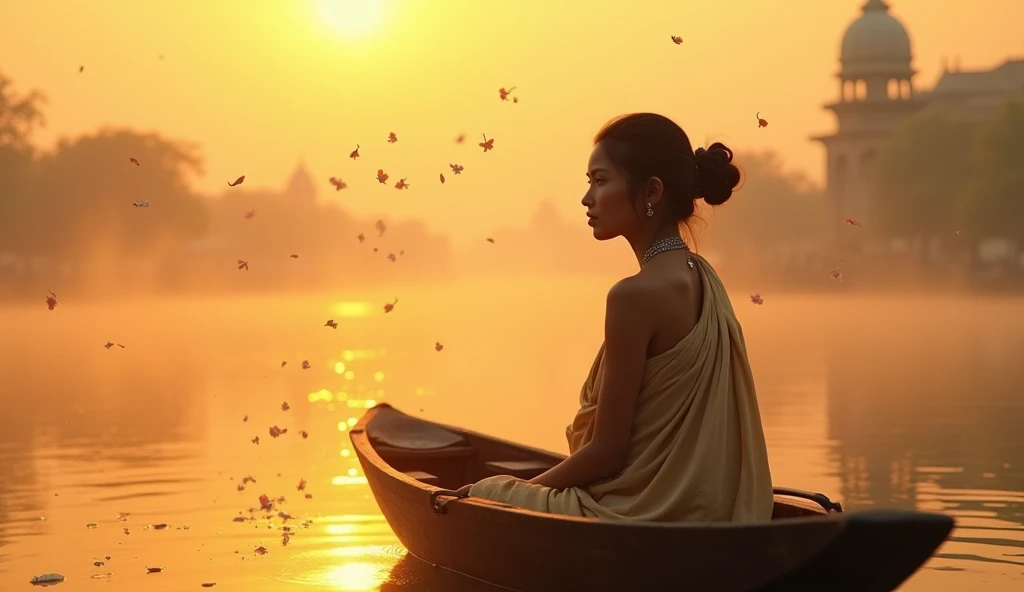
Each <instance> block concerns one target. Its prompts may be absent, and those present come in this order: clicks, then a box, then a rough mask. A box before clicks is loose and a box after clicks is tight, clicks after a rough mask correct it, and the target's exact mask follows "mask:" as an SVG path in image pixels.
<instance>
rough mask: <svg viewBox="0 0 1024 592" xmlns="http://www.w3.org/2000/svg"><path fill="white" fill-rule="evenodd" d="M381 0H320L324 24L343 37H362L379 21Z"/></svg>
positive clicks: (381, 6)
mask: <svg viewBox="0 0 1024 592" xmlns="http://www.w3.org/2000/svg"><path fill="white" fill-rule="evenodd" d="M382 9H383V1H382V0H320V14H321V15H322V17H323V19H324V24H326V25H327V26H328V28H330V29H331V30H333V31H335V32H337V33H339V34H340V35H342V36H344V37H362V36H365V35H366V34H368V33H370V32H371V31H373V30H374V29H375V28H376V26H377V23H378V22H379V21H380V17H381V12H382Z"/></svg>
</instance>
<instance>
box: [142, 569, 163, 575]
mask: <svg viewBox="0 0 1024 592" xmlns="http://www.w3.org/2000/svg"><path fill="white" fill-rule="evenodd" d="M163 570H164V568H162V567H147V568H146V573H147V574H153V573H160V572H162V571H163Z"/></svg>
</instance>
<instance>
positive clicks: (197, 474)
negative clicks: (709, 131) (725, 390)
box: [0, 280, 1024, 592]
mask: <svg viewBox="0 0 1024 592" xmlns="http://www.w3.org/2000/svg"><path fill="white" fill-rule="evenodd" d="M606 288H607V286H606V285H605V284H603V283H598V282H593V281H568V280H566V281H559V282H552V281H543V282H541V281H538V282H536V283H531V284H517V285H513V287H512V288H509V287H508V286H507V285H504V284H502V283H499V282H497V281H495V282H493V283H487V282H481V281H477V282H464V283H460V284H448V285H446V286H443V287H441V286H438V287H435V288H430V287H419V288H415V289H408V290H403V291H401V293H399V294H393V293H370V292H357V291H353V292H352V293H349V294H321V295H315V296H308V297H291V298H285V297H273V298H249V299H238V298H224V299H218V300H212V299H211V300H198V299H196V300H170V299H168V300H163V301H146V302H129V303H120V304H105V305H99V304H95V305H91V304H80V303H75V302H74V301H73V300H71V299H63V300H62V301H61V303H60V304H59V306H58V307H57V309H56V310H54V311H52V312H51V311H48V310H46V307H45V305H43V304H42V303H40V304H39V306H34V307H27V308H6V309H0V326H2V327H4V335H5V337H6V339H4V340H3V342H2V343H0V353H2V355H3V357H2V358H0V403H2V409H3V411H2V412H0V428H2V429H0V589H3V590H9V589H10V590H17V589H23V588H25V589H27V588H28V580H29V579H30V578H31V577H32V576H33V575H38V574H42V573H45V572H59V573H61V574H63V575H65V576H66V577H67V580H66V581H65V582H64V583H63V584H60V587H59V588H57V589H58V590H68V591H73V590H93V589H99V587H100V586H102V589H104V590H110V589H119V590H140V589H143V588H141V586H143V585H145V586H147V588H149V587H153V588H156V589H169V590H188V589H199V587H200V584H201V583H204V582H216V583H217V587H216V588H214V589H215V590H216V589H229V590H247V591H252V592H260V591H264V590H266V591H270V590H274V591H277V590H284V591H287V590H367V591H372V590H445V591H452V590H490V589H492V588H489V587H487V586H484V585H482V584H479V583H477V582H474V581H471V580H464V579H461V578H459V577H456V576H451V575H448V574H446V573H445V572H443V571H442V570H438V569H434V568H430V567H427V566H423V565H421V564H420V563H419V562H417V561H416V560H414V559H412V558H410V557H406V556H405V552H404V550H403V549H402V548H401V546H400V545H399V544H398V542H397V540H396V539H395V538H394V535H393V534H392V533H391V531H390V529H389V528H388V525H387V523H386V522H385V521H384V520H383V518H382V517H381V515H380V513H379V511H378V509H377V507H376V504H375V503H374V501H373V499H372V496H371V495H370V492H369V489H368V488H367V486H366V484H365V480H363V479H362V477H361V472H360V470H359V466H358V462H357V461H356V459H355V456H354V454H352V453H351V451H350V449H349V441H348V435H347V428H348V427H349V426H350V425H351V424H352V423H354V422H355V421H356V419H357V418H358V417H359V416H360V415H361V414H362V413H363V411H364V409H365V408H366V407H367V406H370V405H372V404H373V403H374V402H376V401H387V402H389V403H391V404H392V405H395V406H396V407H398V408H399V409H403V410H405V411H407V412H409V413H413V414H421V415H422V416H425V417H428V418H431V419H435V420H439V421H444V422H447V423H454V424H460V425H467V426H472V427H474V428H475V429H477V430H480V431H484V432H490V433H493V434H496V435H499V436H502V437H507V438H511V439H515V440H519V441H522V442H525V443H528V444H532V445H535V446H540V447H544V448H549V449H552V450H557V451H561V452H565V451H566V443H565V441H564V435H563V434H564V428H565V425H566V423H568V421H570V420H571V418H572V414H573V412H574V411H575V404H576V399H577V396H578V392H579V387H580V384H581V383H582V380H583V379H584V377H585V376H586V372H587V370H588V369H589V367H590V364H591V362H592V360H593V355H594V354H595V353H596V350H597V347H598V345H599V343H600V340H601V329H602V312H603V311H602V306H603V303H604V294H605V290H606ZM395 296H398V297H399V302H398V303H397V305H396V306H395V309H394V310H393V311H392V312H390V313H386V314H385V313H384V311H383V304H384V303H385V302H390V301H393V299H394V297H395ZM733 298H734V303H735V306H736V308H737V312H738V314H739V316H740V318H741V321H742V322H743V327H744V332H745V335H746V339H747V345H748V349H749V351H750V354H751V357H752V363H753V366H754V373H755V377H756V380H757V386H758V394H759V398H760V402H761V410H762V415H763V420H764V422H765V426H766V431H767V436H768V441H769V448H770V455H771V462H772V472H773V477H774V481H775V482H776V483H777V484H779V485H787V486H792V487H799V488H802V489H811V490H816V491H822V492H824V493H826V494H828V495H830V496H831V497H832V498H833V499H838V500H840V501H842V502H843V504H844V506H845V507H846V508H847V509H850V510H855V509H858V508H866V507H895V508H917V509H921V510H930V511H937V512H944V513H947V514H949V515H952V516H955V517H956V518H957V520H958V523H959V526H958V528H957V530H956V531H955V533H954V536H953V537H952V539H951V540H950V541H949V542H947V543H946V544H945V545H944V546H943V547H942V548H941V549H940V552H939V554H938V555H937V556H936V557H934V558H933V559H932V560H931V561H929V563H928V564H927V565H926V567H925V568H924V569H923V570H921V571H920V572H919V573H918V574H916V575H915V576H914V577H913V578H912V579H911V580H910V581H909V582H908V583H907V584H906V585H905V586H904V587H903V590H930V591H943V590H971V589H981V588H984V589H986V590H996V591H999V590H1018V589H1020V587H1021V586H1024V439H1022V438H1021V435H1020V434H1021V427H1020V426H1022V425H1024V399H1022V398H1021V396H1020V394H1021V391H1022V387H1024V366H1022V365H1021V364H1019V363H1018V361H1017V360H1018V358H1019V352H1021V351H1024V350H1022V346H1024V337H1022V335H1024V331H1022V329H1024V301H1019V300H1014V299H974V300H962V299H954V298H935V299H930V300H929V299H921V298H916V297H900V298H890V297H881V296H877V297H867V296H857V297H848V296H844V295H842V294H837V295H835V296H832V297H827V298H823V297H800V296H783V295H772V294H765V295H764V305H763V306H756V305H754V304H752V303H751V302H750V301H749V299H747V297H746V295H743V294H735V295H733ZM329 318H334V319H335V320H337V321H338V324H339V327H338V328H337V329H336V330H335V329H331V328H329V327H324V326H323V325H324V322H325V321H326V320H327V319H329ZM107 341H113V342H116V343H121V344H124V345H125V346H126V347H125V348H124V349H121V348H118V347H116V346H115V347H113V348H111V349H110V350H107V349H105V348H104V347H103V344H104V343H105V342H107ZM436 342H440V343H441V344H442V345H443V346H444V348H443V350H442V351H440V352H439V351H436V349H435V343H436ZM303 360H308V361H309V364H310V368H309V369H306V370H303V369H302V367H301V364H302V361H303ZM282 361H286V362H287V364H286V365H285V366H284V367H282V366H281V362H282ZM284 402H287V403H288V405H289V407H290V408H289V409H288V410H287V411H282V409H281V405H282V403H284ZM246 417H247V421H243V418H246ZM275 425H276V426H278V427H281V428H287V430H288V432H287V433H286V434H283V435H281V436H280V437H277V438H273V437H271V435H270V433H269V428H270V427H271V426H275ZM303 430H304V431H306V432H307V434H308V438H305V439H304V438H302V436H301V434H300V431H303ZM256 436H259V444H254V443H253V442H252V439H253V438H254V437H256ZM246 476H251V477H254V478H255V479H256V482H255V483H251V482H250V483H246V484H245V486H244V489H242V490H239V488H238V486H239V484H241V483H242V480H243V478H244V477H246ZM303 479H304V480H305V482H306V489H305V491H299V490H298V489H297V487H298V485H299V482H300V480H303ZM306 493H308V494H310V496H311V497H310V498H307V497H306V495H305V494H306ZM261 494H266V495H268V496H269V497H271V498H278V497H280V496H284V497H285V500H284V501H283V502H280V503H279V504H278V506H279V510H280V511H282V512H285V513H286V518H287V519H285V518H282V517H278V516H274V517H273V518H272V519H267V518H265V517H264V516H265V514H264V513H261V512H255V513H250V512H249V509H250V508H256V507H258V506H259V496H260V495H261ZM236 517H240V518H239V519H240V520H242V521H235V519H236ZM253 517H257V518H258V519H255V520H253V519H251V518H253ZM164 524H166V525H167V526H166V527H165V528H157V527H156V525H164ZM285 527H287V528H288V529H290V530H284V528H285ZM126 529H127V530H126ZM286 535H287V536H286ZM258 547H263V548H265V549H266V550H267V552H266V554H257V553H256V549H257V548H258ZM108 557H109V559H108ZM96 562H102V563H103V564H102V565H94V563H96ZM148 567H161V568H163V571H162V572H160V573H154V574H147V568H148Z"/></svg>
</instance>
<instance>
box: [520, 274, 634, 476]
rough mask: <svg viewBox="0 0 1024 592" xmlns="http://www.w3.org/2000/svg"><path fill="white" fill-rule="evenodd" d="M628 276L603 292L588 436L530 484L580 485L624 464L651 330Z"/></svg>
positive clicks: (608, 473)
mask: <svg viewBox="0 0 1024 592" xmlns="http://www.w3.org/2000/svg"><path fill="white" fill-rule="evenodd" d="M632 279H633V278H627V279H625V280H622V281H621V282H619V283H617V284H615V286H613V287H612V289H611V290H610V291H609V292H608V304H607V310H606V313H605V327H604V339H605V341H604V367H603V370H602V372H603V374H602V376H601V390H600V392H599V393H598V398H597V411H596V414H595V417H594V436H593V438H592V439H591V440H590V442H588V443H587V444H585V445H583V446H582V447H581V448H580V449H579V450H577V451H576V452H575V453H573V454H572V455H570V456H569V458H566V459H565V460H563V461H562V462H560V463H558V464H557V465H555V466H554V467H552V468H551V469H549V470H548V471H546V472H544V473H543V474H541V475H539V476H537V477H535V478H533V479H531V480H530V483H536V484H539V485H545V486H547V487H552V488H554V489H565V488H567V487H585V486H587V485H590V484H592V483H595V482H597V481H601V480H603V479H608V478H610V477H614V476H615V475H617V474H619V473H620V472H621V471H622V469H623V468H624V467H625V465H626V460H627V456H628V454H629V441H630V436H631V435H632V432H633V416H634V413H635V411H636V400H637V396H638V395H639V394H640V386H641V383H642V381H643V376H644V366H645V365H646V363H647V345H648V343H649V342H650V339H651V334H652V331H651V329H650V323H649V322H648V317H647V315H646V310H647V309H648V307H647V303H646V297H645V294H644V292H643V291H642V289H641V288H639V287H638V286H636V284H634V283H632V282H631V281H630V280H632Z"/></svg>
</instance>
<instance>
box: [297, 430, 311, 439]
mask: <svg viewBox="0 0 1024 592" xmlns="http://www.w3.org/2000/svg"><path fill="white" fill-rule="evenodd" d="M299 435H300V436H302V439H303V440H305V439H306V438H308V437H309V432H307V431H306V430H302V431H301V432H299Z"/></svg>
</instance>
